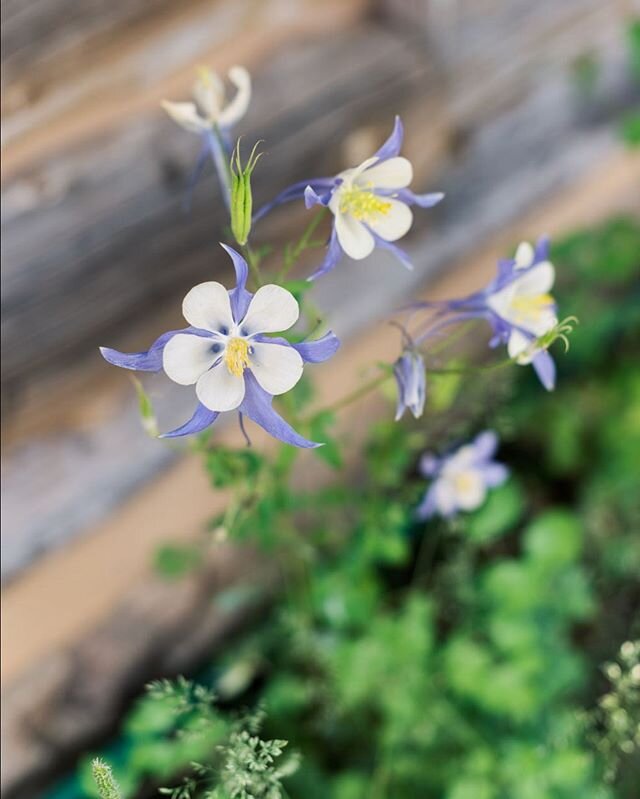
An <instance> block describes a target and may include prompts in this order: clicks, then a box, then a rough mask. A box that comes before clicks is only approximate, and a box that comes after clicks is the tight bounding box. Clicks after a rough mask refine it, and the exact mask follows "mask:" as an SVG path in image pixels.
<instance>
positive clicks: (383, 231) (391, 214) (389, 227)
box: [368, 197, 413, 241]
mask: <svg viewBox="0 0 640 799" xmlns="http://www.w3.org/2000/svg"><path fill="white" fill-rule="evenodd" d="M384 201H385V202H388V203H390V205H391V207H390V208H389V210H388V211H387V213H386V214H376V216H374V217H373V218H372V219H371V220H370V221H369V222H368V225H369V227H370V228H371V229H372V230H374V231H375V232H376V233H377V234H378V236H381V237H382V238H383V239H385V241H397V239H401V238H402V237H403V236H404V235H405V233H407V232H408V230H409V228H410V227H411V223H412V222H413V213H412V212H411V209H410V208H409V206H408V205H405V204H404V203H402V202H400V200H393V199H391V198H390V197H385V198H384Z"/></svg>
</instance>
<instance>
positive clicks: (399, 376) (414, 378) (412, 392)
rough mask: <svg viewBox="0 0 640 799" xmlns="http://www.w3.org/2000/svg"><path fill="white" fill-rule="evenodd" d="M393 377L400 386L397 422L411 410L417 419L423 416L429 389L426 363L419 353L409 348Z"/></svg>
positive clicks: (398, 363) (394, 369) (401, 358)
mask: <svg viewBox="0 0 640 799" xmlns="http://www.w3.org/2000/svg"><path fill="white" fill-rule="evenodd" d="M393 376H394V377H395V379H396V384H397V386H398V404H397V407H396V421H398V419H400V418H401V417H402V415H403V414H404V412H405V410H406V409H407V408H409V410H410V411H411V413H412V414H413V415H414V417H415V418H416V419H419V418H420V417H421V416H422V412H423V410H424V401H425V397H426V389H427V376H426V371H425V366H424V361H423V359H422V356H421V355H420V353H419V352H416V351H415V350H414V349H412V348H410V347H409V348H407V349H406V350H405V351H404V352H403V353H402V355H401V356H400V357H399V358H398V360H397V361H396V362H395V364H394V366H393Z"/></svg>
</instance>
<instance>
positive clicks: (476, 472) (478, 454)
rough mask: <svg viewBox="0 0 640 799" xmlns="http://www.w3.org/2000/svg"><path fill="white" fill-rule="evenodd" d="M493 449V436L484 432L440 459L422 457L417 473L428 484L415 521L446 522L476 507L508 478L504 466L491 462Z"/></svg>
mask: <svg viewBox="0 0 640 799" xmlns="http://www.w3.org/2000/svg"><path fill="white" fill-rule="evenodd" d="M497 447H498V437H497V435H496V434H495V433H494V432H493V431H491V430H487V431H485V432H484V433H480V435H479V436H477V437H476V438H475V439H474V440H473V441H472V442H471V443H470V444H465V445H464V446H462V447H460V448H459V449H457V450H455V451H454V452H452V453H450V454H449V455H445V456H444V457H442V458H437V457H435V456H434V455H432V454H430V453H427V454H425V455H423V456H422V459H421V461H420V471H421V473H422V474H423V475H424V476H425V477H427V478H430V479H431V480H432V483H431V485H430V486H429V488H428V490H427V493H426V494H425V497H424V499H423V501H422V503H421V504H420V506H419V508H418V510H417V515H418V518H420V519H429V518H430V517H431V516H436V515H439V516H443V517H444V518H447V519H448V518H450V517H452V516H454V515H455V514H456V513H457V512H458V511H460V510H465V511H470V510H475V509H476V508H478V507H480V505H482V503H483V502H484V500H485V497H486V495H487V489H488V488H494V487H495V486H499V485H501V484H502V483H504V481H505V480H506V479H507V477H508V475H509V472H508V470H507V468H506V466H504V465H503V464H502V463H498V462H497V461H494V460H493V456H494V454H495V451H496V449H497Z"/></svg>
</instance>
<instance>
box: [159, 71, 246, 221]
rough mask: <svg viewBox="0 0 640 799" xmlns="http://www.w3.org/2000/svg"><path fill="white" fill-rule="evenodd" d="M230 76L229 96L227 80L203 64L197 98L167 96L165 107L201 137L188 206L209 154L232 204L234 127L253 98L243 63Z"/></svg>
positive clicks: (228, 201)
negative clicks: (180, 99) (231, 90)
mask: <svg viewBox="0 0 640 799" xmlns="http://www.w3.org/2000/svg"><path fill="white" fill-rule="evenodd" d="M229 80H230V81H231V83H233V85H234V86H235V88H236V92H235V94H234V96H233V97H232V98H231V99H230V100H227V97H226V94H225V90H224V84H223V82H222V80H221V79H220V77H219V76H218V75H217V74H216V73H215V72H213V71H212V70H210V69H207V68H205V67H202V68H201V69H200V71H199V74H198V78H197V80H196V82H195V85H194V87H193V97H194V102H183V103H173V102H170V101H168V100H165V101H164V102H163V103H162V107H163V108H164V109H165V111H166V112H167V113H168V114H169V116H170V117H171V118H172V119H174V120H175V121H176V122H177V123H178V124H179V125H180V126H181V127H183V128H184V129H185V130H188V131H189V132H190V133H197V134H199V135H200V137H201V139H202V147H201V149H200V155H199V156H198V160H197V162H196V166H195V169H194V171H193V175H192V177H191V180H190V181H189V187H188V191H187V203H186V204H187V206H188V204H189V201H190V198H191V192H192V190H193V187H194V186H195V184H196V182H197V180H198V178H199V176H200V174H201V172H202V169H203V168H204V165H205V162H206V160H207V158H209V157H211V158H212V160H213V164H214V166H215V169H216V172H217V174H218V181H219V182H220V186H221V188H222V196H223V198H224V201H225V203H226V205H227V207H229V206H230V194H231V187H230V185H229V159H230V158H231V150H232V147H233V142H232V137H231V131H232V129H233V127H234V126H235V125H236V123H237V122H239V121H240V119H242V117H243V116H244V115H245V114H246V113H247V109H248V108H249V102H250V101H251V76H250V75H249V73H248V72H247V70H246V69H245V68H244V67H232V68H231V69H230V70H229Z"/></svg>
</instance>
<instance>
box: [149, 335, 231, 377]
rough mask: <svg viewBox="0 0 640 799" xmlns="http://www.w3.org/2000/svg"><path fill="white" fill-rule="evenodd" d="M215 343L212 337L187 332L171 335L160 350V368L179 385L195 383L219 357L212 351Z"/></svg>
mask: <svg viewBox="0 0 640 799" xmlns="http://www.w3.org/2000/svg"><path fill="white" fill-rule="evenodd" d="M215 344H216V342H215V341H214V340H213V339H210V338H203V337H202V336H192V335H190V334H189V333H178V334H177V335H175V336H173V338H171V339H169V341H168V342H167V344H166V345H165V348H164V350H163V352H162V368H163V369H164V371H165V372H166V375H167V377H169V378H170V379H171V380H173V381H174V383H180V385H181V386H190V385H192V384H193V383H195V382H196V381H197V380H198V378H199V377H200V375H202V374H204V373H205V372H206V371H207V369H209V368H210V366H211V365H212V364H213V362H214V361H215V359H216V358H218V357H219V355H218V354H217V353H215V352H213V347H214V345H215ZM221 349H222V348H221Z"/></svg>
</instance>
